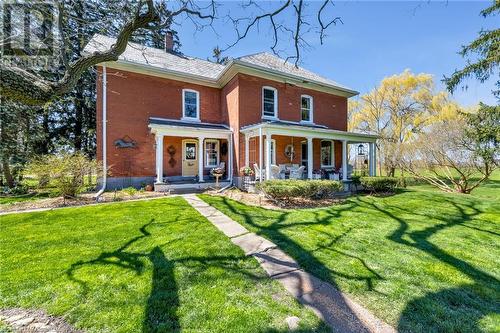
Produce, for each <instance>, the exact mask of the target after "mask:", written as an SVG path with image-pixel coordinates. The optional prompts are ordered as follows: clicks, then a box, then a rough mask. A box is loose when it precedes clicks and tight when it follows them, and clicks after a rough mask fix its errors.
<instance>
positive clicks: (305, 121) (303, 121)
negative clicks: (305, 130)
mask: <svg viewBox="0 0 500 333" xmlns="http://www.w3.org/2000/svg"><path fill="white" fill-rule="evenodd" d="M299 123H300V124H304V125H314V121H312V120H301V121H299Z"/></svg>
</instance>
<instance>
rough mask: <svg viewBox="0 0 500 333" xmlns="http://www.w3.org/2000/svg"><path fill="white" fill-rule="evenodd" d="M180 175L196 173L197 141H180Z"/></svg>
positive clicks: (186, 175)
mask: <svg viewBox="0 0 500 333" xmlns="http://www.w3.org/2000/svg"><path fill="white" fill-rule="evenodd" d="M182 175H183V176H184V177H189V176H196V175H198V142H197V141H196V140H191V139H188V140H183V141H182Z"/></svg>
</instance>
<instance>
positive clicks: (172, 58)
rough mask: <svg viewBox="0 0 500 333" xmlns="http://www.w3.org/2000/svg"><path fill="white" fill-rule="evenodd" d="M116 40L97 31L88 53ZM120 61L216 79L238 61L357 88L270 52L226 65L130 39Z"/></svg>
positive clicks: (311, 80) (306, 79)
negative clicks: (166, 50) (298, 65)
mask: <svg viewBox="0 0 500 333" xmlns="http://www.w3.org/2000/svg"><path fill="white" fill-rule="evenodd" d="M115 41H116V39H115V38H111V37H107V36H103V35H99V34H96V35H94V37H93V38H92V39H91V40H90V41H89V43H88V44H87V46H85V49H84V53H87V54H90V53H93V52H96V51H97V52H98V51H104V50H106V49H108V48H109V47H110V46H111V45H113V44H114V42H115ZM118 61H120V62H125V63H132V64H138V65H145V66H151V67H153V68H155V69H158V70H166V71H169V72H174V73H177V74H178V75H183V74H184V75H189V76H194V77H198V78H201V79H205V80H209V81H213V82H216V81H217V80H219V79H220V78H221V77H222V76H223V75H224V73H225V72H226V71H227V70H228V69H229V68H230V67H231V66H232V65H234V64H239V65H242V66H246V67H249V68H253V69H258V70H263V71H265V72H269V73H273V74H278V75H283V76H286V77H292V78H295V79H300V80H302V81H303V82H304V83H315V84H319V85H325V86H329V87H331V88H334V89H338V90H341V91H345V92H346V93H348V94H349V95H350V96H352V95H356V94H357V92H356V91H354V90H352V89H350V88H347V87H345V86H343V85H341V84H339V83H337V82H335V81H333V80H330V79H327V78H325V77H322V76H320V75H318V74H316V73H313V72H311V71H309V70H306V69H304V68H302V67H295V65H293V64H290V63H288V62H286V61H285V60H283V59H281V58H279V57H277V56H275V55H273V54H270V53H267V52H262V53H256V54H252V55H247V56H242V57H239V58H235V59H232V60H231V61H229V62H228V63H227V64H226V65H221V64H217V63H214V62H211V61H208V60H203V59H199V58H194V57H189V56H185V55H182V54H179V53H172V52H165V51H164V50H163V49H156V48H152V47H147V46H144V45H141V44H137V43H131V42H129V43H128V46H127V48H126V50H125V52H123V53H122V54H121V55H120V56H119V59H118Z"/></svg>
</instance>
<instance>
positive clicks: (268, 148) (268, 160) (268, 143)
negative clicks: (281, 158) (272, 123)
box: [266, 132, 271, 180]
mask: <svg viewBox="0 0 500 333" xmlns="http://www.w3.org/2000/svg"><path fill="white" fill-rule="evenodd" d="M269 179H271V133H269V132H267V133H266V180H269Z"/></svg>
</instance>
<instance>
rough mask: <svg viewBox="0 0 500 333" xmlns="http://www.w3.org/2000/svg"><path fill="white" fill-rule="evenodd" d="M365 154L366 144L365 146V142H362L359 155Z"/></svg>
mask: <svg viewBox="0 0 500 333" xmlns="http://www.w3.org/2000/svg"><path fill="white" fill-rule="evenodd" d="M364 154H365V146H363V144H362V143H360V144H359V146H358V155H359V156H362V155H364Z"/></svg>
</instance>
